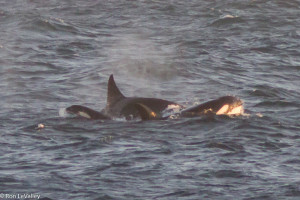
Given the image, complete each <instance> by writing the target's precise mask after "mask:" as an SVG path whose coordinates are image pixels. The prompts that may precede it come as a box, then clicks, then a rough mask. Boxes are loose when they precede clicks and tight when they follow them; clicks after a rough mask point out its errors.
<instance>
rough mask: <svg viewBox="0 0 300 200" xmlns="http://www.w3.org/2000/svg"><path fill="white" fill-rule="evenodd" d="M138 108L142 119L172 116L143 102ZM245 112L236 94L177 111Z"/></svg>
mask: <svg viewBox="0 0 300 200" xmlns="http://www.w3.org/2000/svg"><path fill="white" fill-rule="evenodd" d="M136 108H137V109H138V110H139V114H140V117H141V119H142V120H157V119H168V118H169V117H170V116H162V115H161V113H156V112H155V111H154V110H152V109H151V108H149V107H147V106H146V105H143V104H137V105H136ZM243 113H244V107H243V101H242V100H240V99H239V98H237V97H234V96H223V97H220V98H218V99H215V100H211V101H208V102H205V103H202V104H199V105H196V106H193V107H190V108H185V109H182V110H181V111H180V112H178V113H175V115H177V116H179V117H194V116H201V115H228V116H239V115H242V114H243Z"/></svg>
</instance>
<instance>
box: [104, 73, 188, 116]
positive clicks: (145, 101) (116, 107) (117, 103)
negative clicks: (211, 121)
mask: <svg viewBox="0 0 300 200" xmlns="http://www.w3.org/2000/svg"><path fill="white" fill-rule="evenodd" d="M139 105H140V106H144V108H148V109H149V110H151V111H152V112H153V113H162V112H163V111H164V110H165V109H167V108H168V106H171V105H174V106H179V107H180V108H183V106H181V105H179V104H177V103H175V102H172V101H167V100H163V99H157V98H145V97H125V96H124V95H123V94H122V93H121V92H120V90H119V88H118V87H117V85H116V83H115V81H114V77H113V75H110V77H109V80H108V88H107V104H106V107H105V109H103V110H102V113H104V114H105V115H107V116H109V117H111V118H120V117H125V118H126V119H127V120H131V119H136V118H140V117H141V113H140V112H141V111H142V109H139Z"/></svg>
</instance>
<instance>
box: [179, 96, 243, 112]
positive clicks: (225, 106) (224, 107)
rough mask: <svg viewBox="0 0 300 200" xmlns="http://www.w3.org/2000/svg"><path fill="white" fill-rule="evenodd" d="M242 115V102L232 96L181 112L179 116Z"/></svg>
mask: <svg viewBox="0 0 300 200" xmlns="http://www.w3.org/2000/svg"><path fill="white" fill-rule="evenodd" d="M243 113H244V107H243V101H242V100H240V99H239V98H237V97H234V96H223V97H220V98H218V99H215V100H211V101H208V102H206V103H203V104H199V105H196V106H193V107H190V108H187V109H184V110H182V111H181V113H180V115H181V116H197V115H206V114H214V115H242V114H243Z"/></svg>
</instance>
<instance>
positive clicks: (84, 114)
mask: <svg viewBox="0 0 300 200" xmlns="http://www.w3.org/2000/svg"><path fill="white" fill-rule="evenodd" d="M78 115H80V116H81V117H85V118H88V119H91V116H89V115H88V114H87V113H85V112H81V111H79V112H78Z"/></svg>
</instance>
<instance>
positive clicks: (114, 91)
mask: <svg viewBox="0 0 300 200" xmlns="http://www.w3.org/2000/svg"><path fill="white" fill-rule="evenodd" d="M123 98H125V96H124V95H123V94H122V93H121V92H120V90H119V88H118V87H117V85H116V83H115V80H114V76H113V75H112V74H111V75H110V77H109V80H108V85H107V102H106V107H107V108H109V107H110V106H111V105H113V104H114V103H116V102H117V101H119V100H120V99H123Z"/></svg>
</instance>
